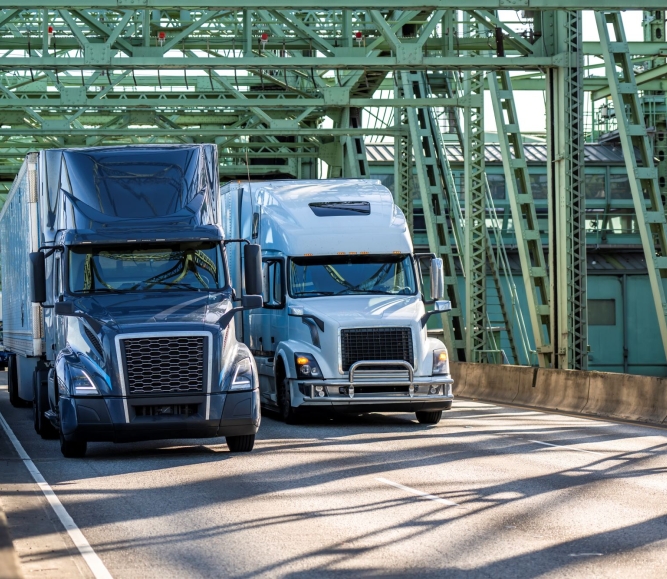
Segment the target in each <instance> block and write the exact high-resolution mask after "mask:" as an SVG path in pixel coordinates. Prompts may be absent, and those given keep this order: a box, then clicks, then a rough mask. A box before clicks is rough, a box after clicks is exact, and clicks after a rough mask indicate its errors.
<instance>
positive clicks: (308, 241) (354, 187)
mask: <svg viewBox="0 0 667 579" xmlns="http://www.w3.org/2000/svg"><path fill="white" fill-rule="evenodd" d="M221 193H222V195H221V203H222V211H221V213H220V215H221V216H222V219H223V223H222V226H223V228H224V229H225V234H226V236H227V237H228V238H244V239H246V240H248V241H249V242H250V243H260V244H261V246H262V259H263V275H264V288H265V289H264V296H263V297H264V307H263V308H262V309H258V310H254V311H252V312H248V313H244V314H243V320H239V323H237V331H238V332H239V333H240V334H241V335H239V338H240V339H242V340H243V341H244V342H245V343H246V344H247V345H248V347H249V348H250V350H251V351H252V353H253V354H254V356H255V359H256V361H257V367H258V371H259V381H260V397H261V401H262V404H263V405H264V406H266V407H270V408H273V409H274V410H277V411H278V412H279V413H280V414H281V416H282V417H283V418H284V419H285V420H286V421H288V422H289V421H292V420H293V419H294V418H295V417H296V415H297V413H302V412H305V411H307V410H308V409H313V408H329V409H333V410H338V411H349V412H355V413H361V412H415V413H416V415H417V419H418V420H419V422H421V423H426V424H435V423H437V422H438V421H439V420H440V418H441V416H442V411H443V410H446V409H449V408H450V407H451V404H452V399H453V396H452V382H453V381H452V379H451V376H450V372H449V361H448V355H447V349H446V348H445V345H444V344H443V343H442V342H441V341H440V340H437V339H434V338H432V337H429V336H428V334H427V328H426V322H427V320H428V318H429V317H430V315H431V314H433V313H436V312H438V313H439V312H442V311H447V310H448V309H450V307H451V306H450V304H449V302H447V301H444V300H441V299H440V298H441V297H442V295H441V294H442V291H443V285H444V284H443V278H442V261H441V260H440V259H436V258H435V257H434V256H432V255H430V254H429V255H422V256H416V255H415V254H414V252H413V248H412V242H411V239H410V233H409V230H408V227H407V223H406V220H405V217H404V215H403V213H402V212H401V210H400V209H399V208H398V207H397V206H396V205H395V204H394V202H393V199H392V195H391V192H390V191H389V190H388V189H387V188H386V187H384V186H383V185H381V184H380V182H379V181H372V180H360V179H340V180H299V181H296V180H294V181H291V180H286V181H270V182H250V183H248V182H235V183H228V184H227V185H224V186H223V187H222V190H221ZM230 248H231V250H232V251H230V252H229V259H230V269H231V271H232V278H233V285H234V286H235V287H241V281H242V280H241V271H242V264H241V259H242V256H241V252H240V251H238V250H235V249H234V248H233V247H231V246H230ZM234 251H236V253H233V252H234ZM425 258H426V259H428V260H429V261H430V266H431V289H432V292H431V295H432V296H434V298H437V299H434V300H432V301H428V302H427V301H426V300H425V297H424V292H423V287H422V285H423V284H422V280H421V274H420V263H419V262H420V260H423V259H425ZM426 305H432V306H433V307H432V308H431V310H430V311H428V312H427V309H426Z"/></svg>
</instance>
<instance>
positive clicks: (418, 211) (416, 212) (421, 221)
mask: <svg viewBox="0 0 667 579" xmlns="http://www.w3.org/2000/svg"><path fill="white" fill-rule="evenodd" d="M412 226H413V228H414V230H415V233H426V219H425V217H424V210H423V209H422V208H421V207H414V208H413V210H412Z"/></svg>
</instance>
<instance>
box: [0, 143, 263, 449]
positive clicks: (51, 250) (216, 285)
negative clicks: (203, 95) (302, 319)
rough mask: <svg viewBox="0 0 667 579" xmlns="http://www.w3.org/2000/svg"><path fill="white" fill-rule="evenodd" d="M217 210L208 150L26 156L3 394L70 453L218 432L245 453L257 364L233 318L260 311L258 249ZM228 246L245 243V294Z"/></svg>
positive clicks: (18, 186) (14, 210) (15, 190)
mask: <svg viewBox="0 0 667 579" xmlns="http://www.w3.org/2000/svg"><path fill="white" fill-rule="evenodd" d="M218 211H219V184H218V159H217V151H216V147H215V145H169V146H123V147H98V148H86V149H52V150H46V151H41V152H38V153H30V154H29V155H28V156H27V157H26V159H25V162H24V164H23V166H22V168H21V170H20V172H19V174H18V176H17V178H16V180H15V181H14V184H13V186H12V188H11V190H10V192H9V195H8V198H7V202H6V203H5V205H4V207H3V210H2V213H0V246H1V248H2V287H3V290H4V291H3V294H4V300H3V306H2V307H3V322H4V345H5V348H6V350H7V351H8V352H9V359H8V385H9V394H10V399H11V402H12V403H13V404H14V405H16V406H20V405H25V404H32V407H33V417H34V425H35V430H36V431H37V432H38V433H39V434H41V435H42V436H43V437H47V438H48V437H59V438H60V447H61V451H62V453H63V455H65V456H66V457H81V456H83V455H84V454H85V453H86V447H87V443H88V442H91V441H114V442H124V441H136V440H156V439H171V438H202V437H213V436H224V437H226V440H227V445H228V446H229V448H230V450H231V451H249V450H252V447H253V444H254V440H255V434H256V432H257V429H258V427H259V423H260V409H259V396H258V390H257V388H258V377H257V369H256V365H255V362H254V359H253V357H252V356H251V354H250V351H249V350H248V348H247V347H246V346H245V345H244V344H243V343H241V342H239V341H237V340H236V337H235V336H236V333H235V331H234V327H233V326H234V314H235V313H236V312H239V311H242V310H243V309H252V308H256V307H261V306H262V297H261V294H262V280H261V250H260V248H259V246H258V245H252V244H248V243H243V242H240V241H239V242H234V241H232V240H226V239H225V237H224V233H223V231H222V229H221V228H220V227H219V226H218V225H217V224H218V223H219V221H220V220H219V218H218V217H219V216H218ZM228 243H242V245H243V254H244V279H245V287H244V290H242V291H240V292H238V293H239V294H242V295H237V294H236V293H235V292H234V290H233V289H232V287H231V284H230V277H229V268H228V266H227V257H226V245H227V244H228ZM237 291H238V289H237Z"/></svg>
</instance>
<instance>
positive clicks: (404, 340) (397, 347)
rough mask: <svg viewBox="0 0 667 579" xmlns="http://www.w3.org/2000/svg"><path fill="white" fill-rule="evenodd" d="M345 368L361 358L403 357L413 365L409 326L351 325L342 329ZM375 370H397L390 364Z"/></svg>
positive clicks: (341, 339) (393, 358) (404, 360)
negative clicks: (355, 326) (354, 326)
mask: <svg viewBox="0 0 667 579" xmlns="http://www.w3.org/2000/svg"><path fill="white" fill-rule="evenodd" d="M340 347H341V359H342V363H343V371H344V372H347V371H348V370H349V369H350V366H352V364H354V363H355V362H359V361H360V360H374V361H382V360H402V361H403V362H408V363H409V364H410V365H412V366H413V367H414V354H413V350H412V332H411V330H410V328H352V329H347V330H341V331H340ZM374 369H375V370H389V369H393V370H395V369H396V367H395V366H394V367H392V366H391V365H387V366H386V367H385V366H375V367H374Z"/></svg>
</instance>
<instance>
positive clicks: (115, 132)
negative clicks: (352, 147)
mask: <svg viewBox="0 0 667 579" xmlns="http://www.w3.org/2000/svg"><path fill="white" fill-rule="evenodd" d="M56 122H59V121H56ZM127 124H129V123H127ZM43 130H44V131H45V132H47V133H48V135H49V136H51V137H90V136H93V135H94V136H95V137H126V136H128V134H131V135H134V136H136V137H179V136H185V137H208V138H215V137H219V138H225V137H244V136H247V137H264V136H267V135H272V136H275V137H289V136H292V135H295V136H296V135H301V136H313V137H315V136H318V135H330V136H335V137H344V136H357V135H366V136H370V135H387V136H393V135H399V134H401V130H400V129H395V128H386V129H368V128H365V129H363V128H362V129H346V128H337V129H329V128H311V127H296V126H295V127H285V128H283V127H279V126H278V127H275V128H274V127H270V128H262V129H245V128H237V129H230V128H226V127H221V128H217V129H216V128H194V127H172V128H157V127H149V128H146V127H141V128H131V129H127V128H118V129H114V128H95V129H91V128H82V129H73V128H69V129H68V128H48V129H43ZM36 131H37V129H13V128H3V129H2V135H3V136H5V137H31V136H34V135H35V133H36Z"/></svg>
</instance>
